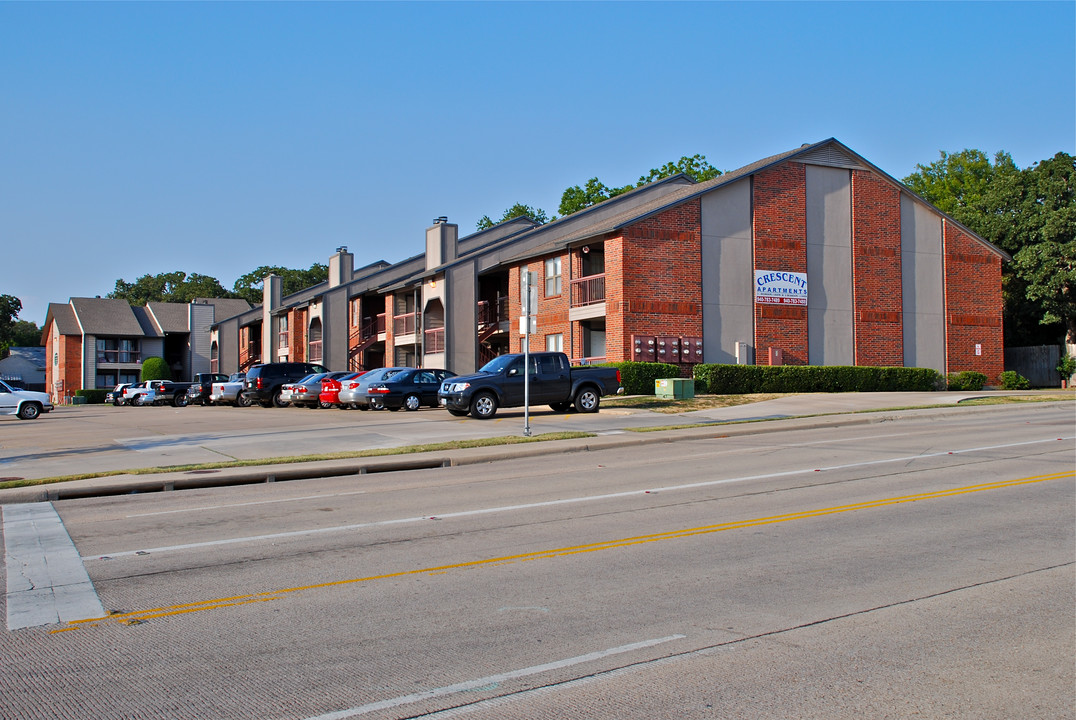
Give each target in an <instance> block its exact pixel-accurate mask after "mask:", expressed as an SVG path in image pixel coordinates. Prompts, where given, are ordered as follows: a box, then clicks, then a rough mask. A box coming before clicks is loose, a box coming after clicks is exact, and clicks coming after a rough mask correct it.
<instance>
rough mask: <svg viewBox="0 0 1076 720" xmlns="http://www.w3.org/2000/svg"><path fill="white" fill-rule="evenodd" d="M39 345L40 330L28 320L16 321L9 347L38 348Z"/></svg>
mask: <svg viewBox="0 0 1076 720" xmlns="http://www.w3.org/2000/svg"><path fill="white" fill-rule="evenodd" d="M40 345H41V328H39V327H38V326H37V323H35V322H31V321H29V320H18V321H16V322H15V325H14V326H13V327H12V330H11V343H10V347H38V346H40Z"/></svg>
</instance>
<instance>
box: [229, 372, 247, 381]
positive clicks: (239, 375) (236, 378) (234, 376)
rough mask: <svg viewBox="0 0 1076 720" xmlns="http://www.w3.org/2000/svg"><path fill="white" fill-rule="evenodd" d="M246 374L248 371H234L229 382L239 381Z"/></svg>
mask: <svg viewBox="0 0 1076 720" xmlns="http://www.w3.org/2000/svg"><path fill="white" fill-rule="evenodd" d="M246 376H247V374H246V373H232V374H231V377H229V378H228V382H239V381H240V380H242V379H243V378H245V377H246Z"/></svg>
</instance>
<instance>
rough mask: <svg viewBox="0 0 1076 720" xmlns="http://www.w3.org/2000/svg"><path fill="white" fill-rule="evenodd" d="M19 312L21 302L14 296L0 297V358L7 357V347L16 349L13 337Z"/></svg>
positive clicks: (20, 310)
mask: <svg viewBox="0 0 1076 720" xmlns="http://www.w3.org/2000/svg"><path fill="white" fill-rule="evenodd" d="M20 312H22V300H19V299H18V298H17V297H15V296H14V295H0V357H2V356H6V355H7V349H8V348H9V347H12V346H16V347H17V343H15V342H14V336H15V328H16V326H17V323H18V317H19V313H20ZM39 337H40V336H39ZM34 344H35V345H36V344H37V343H36V342H35V343H34Z"/></svg>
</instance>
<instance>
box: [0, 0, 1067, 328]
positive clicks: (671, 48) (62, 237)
mask: <svg viewBox="0 0 1076 720" xmlns="http://www.w3.org/2000/svg"><path fill="white" fill-rule="evenodd" d="M829 137H836V138H837V139H838V140H840V141H841V142H843V143H844V144H846V145H848V146H849V147H851V148H852V149H853V150H855V151H856V152H858V153H859V154H861V155H863V156H864V157H866V158H867V159H868V160H870V161H871V162H873V163H874V164H875V165H877V166H879V167H880V168H881V169H883V170H884V171H886V172H887V173H889V174H890V175H892V176H894V177H896V178H898V179H899V178H903V177H905V176H907V175H908V174H910V173H911V172H913V171H914V170H915V166H916V164H917V163H929V162H932V161H934V160H936V159H937V158H938V153H939V151H940V150H946V151H954V152H955V151H959V150H962V149H964V148H978V149H980V150H983V151H985V152H987V153H988V154H991V155H993V153H995V152H997V151H998V150H1005V151H1008V152H1009V153H1011V154H1012V156H1013V159H1014V160H1015V162H1016V164H1017V165H1019V166H1020V167H1026V166H1028V165H1031V164H1032V163H1034V162H1037V161H1039V160H1043V159H1046V158H1048V157H1052V156H1053V155H1054V154H1055V153H1057V152H1060V151H1064V152H1067V153H1070V154H1076V153H1074V144H1076V3H1073V2H1071V1H1068V2H1045V3H1038V2H955V3H941V2H937V3H936V2H862V3H855V2H838V3H821V2H792V3H784V2H748V3H734V2H690V3H671V2H661V3H650V2H629V3H620V2H592V3H583V2H550V3H526V2H520V3H516V2H512V3H509V2H468V3H455V2H437V3H421V2H404V3H391V4H390V3H373V2H333V3H289V2H271V3H258V2H255V3H245V2H244V3H212V2H205V3H203V2H197V3H195V2H191V3H185V2H181V3H138V2H135V3H127V2H122V3H73V4H67V3H38V2H25V3H24V2H16V3H12V2H3V1H0V245H2V247H3V260H2V261H0V294H10V295H15V296H17V297H19V298H20V299H21V300H22V302H23V306H24V309H23V312H22V313H21V314H20V319H23V320H31V321H34V322H36V323H38V324H39V325H41V324H42V323H43V322H44V319H45V312H46V309H47V305H48V303H49V302H66V301H67V299H68V298H70V297H81V296H90V297H92V296H94V295H102V296H104V295H106V294H108V293H109V292H111V291H112V290H113V289H114V287H115V283H116V280H117V279H119V278H122V279H124V280H127V281H134V280H135V279H137V278H138V277H139V276H141V275H145V274H157V273H162V272H171V271H175V270H182V271H185V272H187V273H193V272H197V273H202V274H206V275H211V276H213V277H216V278H217V279H218V280H220V281H221V283H222V284H223V285H224V286H225V287H226V288H231V286H232V283H234V282H235V280H236V278H237V277H239V276H240V275H243V274H245V273H247V272H250V271H251V270H253V269H254V268H256V267H258V266H260V265H281V266H284V267H291V268H307V267H309V266H310V265H311V264H313V263H315V262H322V263H325V262H327V261H328V258H329V256H330V255H331V254H332V253H333V251H334V250H335V248H336V247H337V246H340V245H347V246H348V247H349V248H350V250H351V251H352V252H354V254H355V262H356V265H357V266H361V265H363V264H366V263H368V262H373V261H375V260H380V259H384V260H388V261H390V262H395V261H399V260H402V259H405V258H407V257H410V256H413V255H416V254H418V253H420V252H422V251H423V249H424V229H425V228H426V227H427V226H428V225H429V224H430V223H431V221H432V219H433V218H435V217H437V216H440V215H447V216H448V217H449V219H450V221H451V222H455V223H458V224H459V226H460V234H461V236H462V235H467V234H469V233H470V232H473V231H474V228H475V223H476V222H477V221H478V219H479V218H480V217H481V216H482V215H490V216H491V217H493V218H498V217H500V215H501V213H502V212H503V211H504V210H505V208H507V207H509V206H511V205H512V204H514V203H516V202H522V203H524V204H527V205H531V206H535V207H540V208H542V209H544V210H545V211H546V212H547V213H548V214H549V215H553V214H556V212H557V206H558V205H559V203H560V195H561V193H562V192H563V190H564V189H565V188H566V187H569V186H571V185H576V184H579V185H582V184H584V183H585V182H586V180H587V179H588V178H590V177H594V176H597V177H598V178H600V179H601V180H602V181H603V182H604V183H605V184H607V185H610V186H612V185H624V184H627V183H629V182H634V181H636V180H637V179H638V177H639V176H640V175H643V174H645V173H647V172H648V171H649V170H650V169H651V168H653V167H658V166H660V165H662V164H664V163H665V162H667V161H669V160H676V159H678V158H680V157H681V156H683V155H694V154H696V153H701V154H703V155H705V156H706V158H707V159H708V160H709V162H710V163H711V164H712V165H714V166H715V167H718V168H720V169H723V170H732V169H735V168H737V167H740V166H742V165H746V164H748V163H751V162H754V161H755V160H759V159H761V158H763V157H766V156H769V155H772V154H775V153H778V152H783V151H785V150H791V149H793V148H796V147H798V146H800V145H801V144H803V143H807V142H817V141H819V140H824V139H826V138H829Z"/></svg>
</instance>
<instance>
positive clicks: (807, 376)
mask: <svg viewBox="0 0 1076 720" xmlns="http://www.w3.org/2000/svg"><path fill="white" fill-rule="evenodd" d="M695 378H696V380H702V381H704V382H705V383H706V387H707V389H708V391H709V392H711V393H714V394H716V395H737V394H746V393H781V392H880V391H920V392H922V391H934V390H941V389H944V388H945V378H943V377H942V376H941V374H940V373H938V372H937V371H936V370H932V369H929V368H903V367H862V366H832V367H830V366H826V367H821V366H812V365H709V364H703V365H696V366H695Z"/></svg>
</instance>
